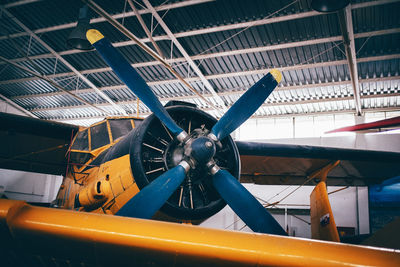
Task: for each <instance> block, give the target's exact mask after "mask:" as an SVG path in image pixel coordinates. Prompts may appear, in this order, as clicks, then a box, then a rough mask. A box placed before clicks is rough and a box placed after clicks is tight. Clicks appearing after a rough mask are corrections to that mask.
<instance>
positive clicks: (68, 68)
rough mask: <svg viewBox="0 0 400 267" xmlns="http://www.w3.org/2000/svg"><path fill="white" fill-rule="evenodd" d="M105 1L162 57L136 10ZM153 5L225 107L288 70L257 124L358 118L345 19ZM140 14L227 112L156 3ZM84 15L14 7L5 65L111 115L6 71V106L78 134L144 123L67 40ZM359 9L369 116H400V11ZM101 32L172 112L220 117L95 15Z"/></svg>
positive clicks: (91, 55) (36, 3) (5, 19)
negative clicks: (129, 118) (274, 119)
mask: <svg viewBox="0 0 400 267" xmlns="http://www.w3.org/2000/svg"><path fill="white" fill-rule="evenodd" d="M95 2H96V3H97V4H98V5H100V6H101V7H102V8H103V9H104V10H105V11H106V12H108V13H110V14H112V15H113V16H114V17H115V18H117V19H118V20H119V22H121V23H123V25H124V26H125V27H127V28H128V29H129V30H130V31H131V32H132V33H133V34H135V35H136V36H137V37H139V38H140V39H141V40H142V41H144V42H146V43H148V45H149V46H151V44H150V40H149V38H148V37H147V36H146V34H145V31H144V30H143V29H142V27H141V25H140V23H139V22H138V19H137V18H136V17H135V16H134V14H133V12H132V10H131V8H130V6H129V5H128V4H127V3H126V1H125V0H118V1H117V0H115V1H107V0H101V1H100V0H95ZM150 2H151V5H152V6H153V7H155V9H156V10H157V12H158V14H159V15H160V16H161V17H162V20H163V21H164V22H165V24H166V25H167V26H168V28H169V29H170V30H171V31H172V33H173V35H174V36H175V37H176V38H177V40H178V41H179V43H180V44H181V45H182V47H183V48H184V50H185V52H186V53H187V54H189V56H190V58H191V60H193V61H194V63H195V64H196V65H197V66H198V68H199V69H200V71H201V73H202V74H203V75H204V77H205V78H206V79H207V81H208V82H209V83H210V84H211V86H212V89H213V90H214V91H215V92H217V94H218V95H219V97H220V99H222V101H223V102H224V105H225V106H227V107H229V106H231V105H232V104H233V103H234V102H235V101H236V100H237V99H238V98H239V97H240V95H241V94H243V92H244V91H245V90H246V89H248V88H249V87H251V86H252V85H253V84H254V83H255V82H256V81H257V80H258V79H260V78H261V77H262V76H263V74H265V73H266V72H267V71H268V69H271V68H278V69H280V70H281V71H282V72H283V80H282V82H281V84H280V85H279V87H278V88H277V89H275V91H274V92H273V93H272V95H271V96H270V97H269V98H268V99H267V100H266V102H265V103H264V104H263V105H262V106H261V108H260V109H259V110H258V111H257V112H256V114H255V116H257V117H264V116H295V115H302V114H303V115H305V114H307V115H310V114H320V113H324V114H325V113H337V112H342V113H343V112H348V113H355V112H356V105H357V104H356V102H355V95H354V94H355V90H353V83H352V78H351V75H350V69H349V66H351V65H350V63H349V60H348V55H346V47H345V44H344V42H343V37H342V33H341V28H340V24H339V17H338V15H337V14H336V13H329V14H323V13H318V12H316V11H313V10H311V8H310V3H311V1H310V0H279V1H265V0H251V1H240V0H218V1H213V0H181V1H178V0H173V1H171V0H170V1H161V0H157V1H150ZM134 3H135V5H136V7H137V9H138V10H139V12H140V14H141V16H142V18H143V20H144V21H145V23H146V24H147V26H148V27H149V28H151V30H152V36H153V39H154V40H155V41H156V43H157V45H158V46H159V47H160V49H161V51H162V53H163V55H164V56H165V57H167V59H168V60H169V62H170V64H172V65H173V67H174V69H175V70H176V71H177V72H178V73H179V74H180V75H182V76H183V77H185V78H186V80H187V81H188V82H189V83H190V84H191V85H192V86H193V88H194V89H195V90H196V91H198V92H199V93H200V94H201V95H203V96H204V97H205V98H206V99H208V100H209V101H210V102H211V103H213V104H214V105H215V106H220V102H219V100H218V99H216V98H215V96H213V95H212V94H211V92H210V90H209V88H207V86H206V85H205V84H204V83H203V81H202V80H201V79H200V77H199V76H198V75H197V73H196V72H195V71H193V69H192V68H190V67H189V64H188V62H187V61H186V59H185V58H184V55H183V53H182V51H179V49H177V47H175V46H174V45H172V44H171V40H170V37H169V36H168V35H167V34H166V33H165V32H164V30H163V28H162V27H161V26H160V25H159V24H158V22H157V20H156V19H155V18H154V17H153V14H152V13H151V12H150V10H149V9H148V8H147V7H146V6H145V4H144V3H143V2H142V1H139V0H138V1H134ZM82 5H83V4H82V2H80V1H78V0H73V1H61V0H59V1H41V0H29V1H9V0H6V1H3V5H2V6H0V7H1V10H0V56H1V57H2V58H5V59H6V60H10V61H11V62H12V63H14V64H19V65H21V66H24V67H26V68H28V69H30V70H32V71H35V72H38V73H40V74H42V75H45V76H46V77H47V78H49V79H51V80H53V81H55V82H56V83H57V84H59V85H60V86H61V87H63V88H64V89H65V90H68V91H69V92H71V93H73V94H76V95H78V96H79V97H81V98H83V99H84V100H85V101H87V102H89V103H91V104H94V105H95V106H97V107H99V108H101V109H103V110H104V112H101V110H98V109H96V108H93V107H91V106H89V105H86V104H84V103H82V102H81V101H79V100H78V99H76V98H74V97H73V96H71V95H69V94H67V93H66V92H63V91H61V90H59V89H57V88H55V87H54V86H53V85H51V84H50V83H48V82H47V81H45V80H42V79H40V78H37V77H35V76H33V75H32V74H30V73H28V72H26V71H24V70H21V69H19V68H17V67H15V66H13V65H11V64H9V63H6V62H5V61H2V60H0V94H1V96H2V98H3V99H8V100H11V101H12V102H14V103H15V104H16V105H18V106H19V107H20V108H21V109H23V110H26V111H28V112H30V113H31V114H33V115H35V116H37V117H39V118H43V119H50V120H60V121H73V122H75V123H77V122H79V121H81V122H82V123H83V122H84V121H86V122H89V121H90V122H93V121H95V120H96V119H98V118H102V117H104V116H106V115H121V112H125V113H127V114H136V113H137V106H138V105H137V100H136V96H135V95H134V94H133V93H132V92H131V91H130V90H129V89H128V88H127V87H126V86H125V85H124V84H123V83H122V82H121V81H120V80H119V78H118V77H117V76H116V75H115V74H114V73H113V72H112V71H111V69H110V68H109V67H108V66H107V65H106V63H105V62H104V61H103V60H102V59H101V58H100V56H99V55H98V54H97V52H96V51H88V52H82V51H78V50H73V49H70V48H68V47H67V45H66V39H67V37H68V35H69V33H70V32H71V30H72V29H73V27H74V26H75V25H76V21H77V14H78V10H79V8H80V7H81V6H82ZM349 10H351V11H350V14H349V15H350V16H351V19H352V20H351V22H352V30H350V31H349V32H354V34H353V35H351V34H350V36H353V38H354V44H355V45H354V48H353V53H355V55H354V56H355V58H356V69H357V73H358V77H357V78H358V79H357V80H358V87H359V95H360V105H361V110H362V111H363V112H368V111H392V110H400V92H399V83H400V76H399V75H400V74H399V69H400V46H399V44H400V20H399V19H398V14H399V11H400V1H399V0H380V1H360V0H356V1H351V6H350V8H349ZM93 14H94V12H93ZM91 23H92V25H93V27H95V28H97V29H99V30H100V31H101V32H102V33H103V34H104V35H105V36H106V37H108V38H109V39H110V40H111V41H112V42H113V44H114V45H115V46H116V47H118V49H119V50H120V51H121V52H122V53H123V54H124V56H125V57H126V58H127V59H128V61H129V62H130V63H132V64H133V66H134V67H135V68H136V69H137V71H138V72H139V73H140V74H141V75H142V77H143V78H144V79H145V80H146V81H147V82H148V84H149V85H150V86H151V88H152V90H153V91H154V93H155V94H156V95H157V96H158V97H159V99H160V101H161V102H162V103H163V104H165V103H166V102H168V101H169V100H174V99H175V100H183V101H188V102H192V103H195V104H197V105H198V106H199V107H200V108H201V109H204V110H206V111H207V112H209V113H211V114H212V115H215V116H216V115H218V112H217V111H216V110H214V108H213V107H211V106H210V105H208V104H207V103H206V102H205V101H203V100H202V99H201V98H199V97H198V96H197V95H195V94H194V93H193V92H192V91H190V90H189V89H188V88H187V87H186V86H185V85H183V84H181V83H180V82H178V80H177V79H176V78H175V77H174V76H173V75H172V74H171V73H170V72H169V71H168V70H167V69H166V68H164V67H163V66H162V65H161V64H160V63H159V62H157V61H155V60H154V59H153V58H152V57H151V56H149V55H148V54H146V53H145V52H144V51H143V50H142V49H141V48H139V47H138V46H137V45H136V44H134V42H133V41H131V40H129V39H128V38H127V37H126V36H124V35H123V34H122V33H120V32H119V31H118V30H116V29H115V28H114V27H113V26H111V25H110V24H109V23H108V22H107V21H105V20H104V19H103V18H101V17H98V15H93V19H92V21H91ZM46 46H48V47H46ZM151 47H152V46H151ZM49 48H50V50H52V51H50V50H49ZM0 59H1V58H0ZM78 74H79V75H81V76H80V77H78ZM97 89H98V90H100V91H101V92H103V93H104V96H102V95H100V94H99V93H98V91H96V90H97ZM111 103H112V104H111ZM114 103H115V104H116V105H114ZM138 112H139V114H141V115H143V116H146V115H148V114H149V112H150V110H149V109H148V108H147V107H146V106H145V105H143V104H142V103H140V105H139V110H138ZM84 124H86V123H84Z"/></svg>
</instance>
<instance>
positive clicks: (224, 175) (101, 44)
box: [86, 30, 286, 235]
mask: <svg viewBox="0 0 400 267" xmlns="http://www.w3.org/2000/svg"><path fill="white" fill-rule="evenodd" d="M86 35H87V38H88V40H89V41H90V43H91V44H92V45H93V46H94V47H95V48H96V49H97V51H98V52H99V53H100V54H101V56H102V57H103V58H104V60H105V61H106V62H107V63H108V64H109V65H110V67H111V68H112V69H113V70H114V71H115V73H116V74H117V75H118V77H119V78H120V79H121V80H122V81H123V82H124V83H125V84H126V85H127V86H128V87H129V88H130V89H131V90H132V91H133V92H134V93H135V94H136V95H137V96H138V97H139V98H140V99H141V100H142V101H143V103H145V104H146V105H147V107H149V108H150V110H151V111H152V112H153V113H154V114H155V116H157V117H158V118H159V119H160V121H161V122H162V123H164V125H165V126H166V127H167V128H168V129H169V130H170V131H171V132H172V133H173V134H174V135H175V136H176V138H177V139H178V141H180V142H181V144H182V146H183V147H184V155H183V160H182V161H181V162H180V163H179V164H178V165H177V166H175V167H174V168H172V169H170V170H168V171H167V172H165V173H164V174H162V175H161V176H159V177H158V178H156V179H155V180H154V181H152V182H151V183H150V184H149V185H147V186H146V187H144V188H143V189H142V190H141V191H140V192H139V193H137V194H136V195H135V196H134V197H133V198H132V199H131V200H129V201H128V202H127V203H126V204H125V205H124V206H123V207H122V208H121V209H120V210H119V211H118V212H117V215H121V216H129V217H137V218H151V217H152V216H153V215H154V214H155V213H156V212H157V210H159V209H160V208H161V207H162V206H163V205H164V203H165V202H166V201H167V200H168V198H169V197H170V196H171V195H172V194H173V193H174V192H175V191H176V190H177V188H178V187H179V186H180V185H181V183H182V182H183V181H184V180H185V177H186V174H187V173H188V172H189V171H190V170H191V169H194V168H196V167H197V166H198V165H205V166H207V167H208V169H209V171H210V173H211V174H212V177H213V178H212V179H213V185H214V187H215V188H216V190H217V191H218V192H219V194H220V195H221V197H222V198H223V199H224V200H225V201H226V203H227V204H228V205H229V206H230V207H231V208H232V209H233V210H234V211H235V212H236V214H238V215H239V217H240V218H241V219H242V220H243V221H244V222H245V223H246V224H247V225H248V226H249V227H250V228H251V229H252V230H253V231H255V232H261V233H269V234H277V235H286V232H285V231H284V230H283V229H282V227H281V226H280V225H279V223H278V222H276V220H275V219H274V218H273V217H272V215H271V214H270V213H269V212H268V211H267V210H266V209H265V208H264V207H263V206H262V205H261V204H260V203H259V202H258V201H257V199H255V198H254V196H253V195H252V194H251V193H250V192H248V191H247V189H246V188H245V187H243V186H242V185H241V184H240V182H238V181H237V180H236V179H235V178H234V177H233V176H232V175H231V174H230V173H229V172H227V171H225V170H221V169H220V168H219V167H218V166H217V165H216V164H215V162H214V160H213V157H214V155H215V153H216V149H217V148H216V147H217V146H216V144H217V143H218V145H221V144H220V142H219V141H220V140H222V139H223V138H225V137H226V136H228V135H229V134H230V133H231V132H233V131H234V130H235V129H237V128H238V127H239V126H240V125H241V124H243V123H244V122H245V121H246V120H247V119H248V118H249V117H250V116H251V115H252V114H253V113H254V112H255V111H256V110H257V109H258V108H259V107H260V106H261V105H262V104H263V103H264V101H265V99H266V98H267V97H268V96H269V95H270V94H271V92H272V91H273V90H274V89H275V87H276V86H277V85H278V83H279V82H280V80H281V79H282V74H281V73H280V72H279V71H278V70H271V71H270V72H269V73H268V74H267V75H265V76H264V77H263V78H262V79H261V80H259V81H258V82H257V83H256V84H255V85H253V86H252V87H251V88H250V89H248V90H247V92H246V93H245V94H243V95H242V96H241V98H240V99H239V100H238V101H237V102H236V103H235V104H234V105H233V106H232V107H231V108H230V109H229V110H228V111H227V112H226V113H225V114H224V116H222V118H221V119H220V120H219V121H218V122H217V123H216V124H215V125H214V127H213V128H212V129H211V132H210V133H209V134H208V135H207V136H206V135H200V136H190V137H189V136H188V134H187V133H186V132H185V131H184V130H183V129H182V128H180V127H179V126H178V125H177V124H176V123H175V122H174V120H173V119H172V118H171V117H170V115H169V114H168V112H167V111H166V110H165V108H164V107H163V106H162V105H161V103H160V102H159V101H158V99H157V97H156V96H155V95H154V93H153V92H152V91H151V89H150V88H149V86H148V85H147V84H146V82H145V81H144V80H143V79H142V78H141V76H140V75H139V74H138V73H137V72H136V71H135V70H134V69H133V68H132V66H131V65H130V64H129V63H128V62H127V61H126V60H125V59H124V58H123V56H122V55H121V54H120V53H119V52H118V51H117V50H116V49H115V48H114V47H113V46H112V44H111V43H110V42H109V41H108V40H107V39H106V38H104V36H103V35H102V34H101V33H100V32H99V31H97V30H89V31H88V32H87V34H86Z"/></svg>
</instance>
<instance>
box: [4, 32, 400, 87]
mask: <svg viewBox="0 0 400 267" xmlns="http://www.w3.org/2000/svg"><path fill="white" fill-rule="evenodd" d="M399 32H400V28H393V29H386V30H378V31H370V32H364V33H358V34H355V35H354V37H355V38H364V37H369V36H378V35H385V34H394V33H399ZM342 39H343V37H342V36H332V37H326V38H318V39H312V40H305V41H298V42H289V43H284V44H276V45H268V46H261V47H253V48H244V49H237V50H231V51H225V52H218V53H209V54H198V55H194V56H191V58H192V59H193V60H204V59H209V58H218V57H223V56H234V55H241V54H249V53H262V52H265V51H274V50H279V49H287V48H295V47H302V46H307V45H314V44H322V43H330V42H336V41H341V40H342ZM60 55H61V56H62V55H63V54H62V53H60ZM42 56H46V57H42ZM52 57H54V56H53V55H52V54H42V55H36V56H30V59H38V58H52ZM25 60H26V58H25V57H24V58H17V59H13V60H10V61H11V62H14V63H17V62H20V61H25ZM166 61H167V62H168V63H170V64H173V63H181V62H183V61H185V58H184V57H180V58H174V59H169V60H166ZM0 64H3V62H0ZM156 65H161V63H160V62H159V61H147V62H141V63H134V64H132V67H134V68H142V67H148V66H156ZM107 71H111V68H110V67H105V68H96V69H87V70H81V73H82V74H84V75H85V74H92V73H99V72H107ZM73 75H75V74H74V73H73V72H63V73H56V74H50V75H47V77H49V78H61V77H67V76H73ZM36 79H37V78H36V77H26V78H19V79H12V80H4V81H0V85H2V84H10V83H18V82H27V81H33V80H36Z"/></svg>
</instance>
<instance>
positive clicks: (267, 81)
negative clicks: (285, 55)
mask: <svg viewBox="0 0 400 267" xmlns="http://www.w3.org/2000/svg"><path fill="white" fill-rule="evenodd" d="M281 78H282V74H281V73H280V72H279V71H278V70H276V69H274V70H271V71H270V72H269V73H268V74H267V75H265V76H264V77H263V78H261V79H260V80H259V81H258V82H257V83H256V84H255V85H253V86H252V87H251V88H250V89H248V90H247V91H246V93H244V94H243V95H242V96H241V97H240V98H239V100H238V101H236V103H235V104H233V106H232V107H231V108H230V109H229V110H228V111H227V112H226V113H225V114H224V116H222V118H221V119H220V120H219V121H218V122H217V123H216V124H215V125H214V127H213V128H212V130H211V133H212V134H214V135H215V136H216V137H217V139H218V140H222V139H223V138H224V137H226V136H228V135H230V134H231V132H233V131H234V130H236V129H237V128H238V127H239V126H240V125H242V123H243V122H245V121H246V120H247V119H248V118H250V116H251V115H253V113H254V112H255V111H256V110H257V109H258V108H259V107H260V106H261V105H262V104H263V103H264V101H265V99H267V97H268V96H269V95H270V94H271V93H272V91H273V90H274V89H275V87H276V86H277V85H278V83H279V82H280V80H281Z"/></svg>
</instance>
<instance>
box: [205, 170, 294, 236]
mask: <svg viewBox="0 0 400 267" xmlns="http://www.w3.org/2000/svg"><path fill="white" fill-rule="evenodd" d="M213 184H214V187H215V188H216V189H217V191H218V193H219V194H220V195H221V197H222V198H223V199H224V200H225V201H226V203H228V205H229V206H230V207H231V208H232V210H233V211H234V212H235V213H236V214H237V215H238V216H239V217H240V219H242V221H243V222H245V223H246V224H247V226H248V227H250V229H252V230H253V231H254V232H258V233H271V234H276V235H287V234H286V232H285V230H283V228H282V227H281V226H280V225H279V223H278V222H277V221H276V220H275V219H274V217H272V215H271V214H270V213H269V212H267V211H266V209H265V208H264V207H263V206H262V205H261V204H260V202H258V201H257V199H255V197H254V196H253V195H252V194H250V192H249V191H247V189H246V188H245V187H244V186H243V185H242V184H241V183H240V182H239V181H238V180H236V179H235V177H233V176H232V175H231V174H230V173H229V172H227V171H225V170H221V169H219V168H216V172H215V173H214V175H213Z"/></svg>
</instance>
